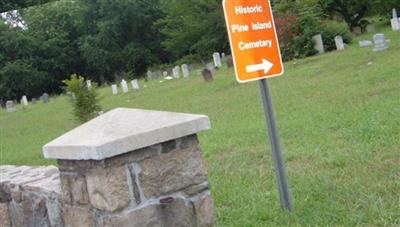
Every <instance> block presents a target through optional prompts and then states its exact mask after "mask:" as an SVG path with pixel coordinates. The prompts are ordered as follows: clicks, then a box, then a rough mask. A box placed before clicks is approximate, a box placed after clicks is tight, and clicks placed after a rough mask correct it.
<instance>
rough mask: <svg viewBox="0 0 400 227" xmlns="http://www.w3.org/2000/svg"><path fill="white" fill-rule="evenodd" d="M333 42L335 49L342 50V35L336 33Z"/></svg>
mask: <svg viewBox="0 0 400 227" xmlns="http://www.w3.org/2000/svg"><path fill="white" fill-rule="evenodd" d="M335 44H336V49H337V50H344V42H343V38H342V36H340V35H338V36H336V37H335Z"/></svg>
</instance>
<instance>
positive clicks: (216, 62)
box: [213, 52, 222, 68]
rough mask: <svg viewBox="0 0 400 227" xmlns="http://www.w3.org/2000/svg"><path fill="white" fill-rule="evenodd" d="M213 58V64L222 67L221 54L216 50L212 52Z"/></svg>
mask: <svg viewBox="0 0 400 227" xmlns="http://www.w3.org/2000/svg"><path fill="white" fill-rule="evenodd" d="M213 60H214V66H215V67H216V68H221V67H222V61H221V55H220V54H219V53H218V52H215V53H214V54H213Z"/></svg>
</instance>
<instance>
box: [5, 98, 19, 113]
mask: <svg viewBox="0 0 400 227" xmlns="http://www.w3.org/2000/svg"><path fill="white" fill-rule="evenodd" d="M6 109H7V112H9V113H12V112H15V111H17V108H16V107H15V104H14V102H13V101H7V102H6Z"/></svg>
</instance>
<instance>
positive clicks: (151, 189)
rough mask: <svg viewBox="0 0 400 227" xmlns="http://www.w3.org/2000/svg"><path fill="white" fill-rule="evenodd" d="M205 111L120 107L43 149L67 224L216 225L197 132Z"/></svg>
mask: <svg viewBox="0 0 400 227" xmlns="http://www.w3.org/2000/svg"><path fill="white" fill-rule="evenodd" d="M209 128H210V122H209V119H208V117H207V116H202V115H190V114H179V113H170V112H159V111H146V110H138V109H123V108H118V109H115V110H112V111H110V112H108V113H106V114H104V115H102V116H100V117H98V118H96V119H94V120H92V121H90V122H89V123H87V124H84V125H82V126H80V127H78V128H76V129H74V130H72V131H70V132H68V133H66V134H65V135H63V136H61V137H59V138H58V139H56V140H54V141H52V142H50V143H49V144H47V145H46V146H44V148H43V152H44V155H45V157H46V158H51V159H57V160H58V164H59V171H60V179H61V191H62V193H61V194H62V196H61V197H62V201H63V208H64V214H63V217H64V218H63V219H64V224H65V226H171V227H172V226H199V227H200V226H213V224H214V212H213V207H214V205H213V200H212V198H211V193H210V189H209V183H208V177H207V168H206V164H205V162H204V160H203V158H202V153H201V150H200V148H199V141H198V137H197V133H198V132H200V131H203V130H207V129H209Z"/></svg>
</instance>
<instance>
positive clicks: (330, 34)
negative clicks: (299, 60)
mask: <svg viewBox="0 0 400 227" xmlns="http://www.w3.org/2000/svg"><path fill="white" fill-rule="evenodd" d="M322 24H323V26H322V31H321V35H322V39H323V40H324V47H325V50H326V51H332V50H335V49H336V44H335V37H336V36H338V35H340V36H342V37H343V41H344V42H345V43H350V42H351V39H352V38H351V33H350V31H349V28H348V26H347V25H346V24H345V23H340V22H337V21H324V22H323V23H322Z"/></svg>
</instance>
